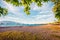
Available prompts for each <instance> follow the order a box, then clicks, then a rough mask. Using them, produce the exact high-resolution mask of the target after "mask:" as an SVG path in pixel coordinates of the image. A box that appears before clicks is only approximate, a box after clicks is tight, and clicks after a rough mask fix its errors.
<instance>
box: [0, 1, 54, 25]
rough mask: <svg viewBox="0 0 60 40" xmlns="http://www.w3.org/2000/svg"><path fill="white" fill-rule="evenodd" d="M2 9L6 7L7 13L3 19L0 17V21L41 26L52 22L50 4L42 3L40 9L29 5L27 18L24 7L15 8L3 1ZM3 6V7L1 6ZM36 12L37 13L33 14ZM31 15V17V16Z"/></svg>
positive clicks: (52, 15)
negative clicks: (29, 13)
mask: <svg viewBox="0 0 60 40" xmlns="http://www.w3.org/2000/svg"><path fill="white" fill-rule="evenodd" d="M1 4H2V7H6V8H7V9H8V11H9V13H8V15H7V16H5V17H0V21H14V22H18V23H25V24H41V23H49V22H52V21H54V14H53V13H52V11H51V10H52V7H53V6H51V3H50V2H49V4H48V3H43V6H42V7H37V6H36V5H35V4H34V3H33V4H32V5H31V12H33V13H32V14H31V15H29V16H27V15H26V14H25V13H24V12H23V9H24V7H16V6H13V5H12V4H10V3H9V4H8V3H6V2H5V1H3V3H1ZM3 5H5V6H3ZM36 11H37V13H35V12H36ZM32 15H33V16H32Z"/></svg>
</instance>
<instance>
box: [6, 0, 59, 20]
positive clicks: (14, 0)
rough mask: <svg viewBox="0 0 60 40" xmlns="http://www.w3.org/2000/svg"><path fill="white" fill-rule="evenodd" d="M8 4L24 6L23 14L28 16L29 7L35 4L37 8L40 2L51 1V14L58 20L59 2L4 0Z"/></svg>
mask: <svg viewBox="0 0 60 40" xmlns="http://www.w3.org/2000/svg"><path fill="white" fill-rule="evenodd" d="M5 1H6V2H8V3H11V4H13V5H15V6H24V12H25V13H26V14H27V15H30V5H31V4H32V3H36V5H37V6H38V7H41V6H42V2H48V1H52V2H53V3H54V4H55V5H54V7H53V12H54V13H55V17H56V18H57V19H58V20H60V0H5Z"/></svg>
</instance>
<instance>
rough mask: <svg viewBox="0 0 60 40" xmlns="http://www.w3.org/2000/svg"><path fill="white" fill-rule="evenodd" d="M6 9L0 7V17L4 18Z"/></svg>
mask: <svg viewBox="0 0 60 40" xmlns="http://www.w3.org/2000/svg"><path fill="white" fill-rule="evenodd" d="M7 13H8V12H7V9H5V8H2V7H0V16H2V15H3V16H5V15H7Z"/></svg>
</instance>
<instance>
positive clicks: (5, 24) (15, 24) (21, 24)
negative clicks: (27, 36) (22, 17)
mask: <svg viewBox="0 0 60 40" xmlns="http://www.w3.org/2000/svg"><path fill="white" fill-rule="evenodd" d="M38 25H44V24H24V23H17V22H13V21H0V26H38Z"/></svg>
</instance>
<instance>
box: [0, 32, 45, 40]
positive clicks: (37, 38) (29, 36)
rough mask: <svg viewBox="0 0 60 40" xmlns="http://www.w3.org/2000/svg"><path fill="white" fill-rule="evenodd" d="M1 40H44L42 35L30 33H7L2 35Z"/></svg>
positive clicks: (0, 34)
mask: <svg viewBox="0 0 60 40" xmlns="http://www.w3.org/2000/svg"><path fill="white" fill-rule="evenodd" d="M0 40H44V38H43V37H42V36H41V35H40V34H38V35H37V34H33V33H29V32H19V31H7V32H2V33H0Z"/></svg>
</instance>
